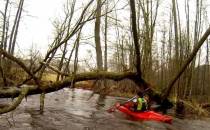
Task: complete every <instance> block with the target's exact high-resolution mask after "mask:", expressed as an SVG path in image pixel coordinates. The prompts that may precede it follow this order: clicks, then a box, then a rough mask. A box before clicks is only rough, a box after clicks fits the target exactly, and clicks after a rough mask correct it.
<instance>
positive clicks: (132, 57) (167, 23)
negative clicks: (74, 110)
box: [0, 0, 210, 129]
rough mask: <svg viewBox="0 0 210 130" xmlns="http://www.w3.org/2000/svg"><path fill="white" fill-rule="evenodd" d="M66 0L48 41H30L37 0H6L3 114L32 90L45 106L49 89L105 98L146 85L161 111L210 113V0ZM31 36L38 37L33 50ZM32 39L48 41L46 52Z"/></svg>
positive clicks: (0, 71)
mask: <svg viewBox="0 0 210 130" xmlns="http://www.w3.org/2000/svg"><path fill="white" fill-rule="evenodd" d="M40 4H41V3H40ZM62 4H63V5H62V8H60V14H59V15H58V16H57V15H55V16H54V17H53V18H50V19H51V22H49V23H50V24H52V27H53V28H52V30H53V31H52V32H51V33H50V40H48V43H33V41H31V43H22V42H21V38H19V35H20V34H21V31H22V28H23V27H24V26H25V25H24V23H25V22H24V20H25V19H27V17H33V16H31V14H30V13H29V12H30V11H28V10H30V8H27V5H30V1H26V0H1V1H0V98H1V99H0V114H2V115H4V114H5V113H10V112H13V111H16V109H17V108H18V107H19V106H21V102H23V100H24V99H26V100H27V98H28V97H29V98H30V96H31V95H38V96H39V97H38V96H37V97H36V98H38V99H39V102H38V103H39V112H40V114H43V113H45V107H47V105H46V104H48V103H47V101H48V99H47V100H46V99H45V98H46V97H47V95H48V93H56V92H57V91H61V90H63V89H64V88H69V89H70V90H71V89H83V90H88V91H89V90H91V92H93V94H92V95H94V94H99V95H100V96H102V97H103V98H106V96H113V97H124V98H131V97H133V96H135V95H136V94H137V93H138V92H139V91H140V92H145V93H146V94H148V95H149V97H150V100H151V102H155V103H156V104H158V106H159V109H158V111H159V112H162V113H164V114H167V112H168V111H169V113H170V111H171V110H174V111H175V115H177V114H178V115H179V116H180V115H181V117H182V118H183V117H185V116H186V115H188V116H189V115H190V116H193V117H194V116H196V117H197V116H199V117H207V118H208V119H209V114H210V113H209V112H210V63H209V60H210V54H209V53H210V49H209V40H210V39H209V35H210V26H209V25H210V23H209V20H210V18H209V16H208V15H209V12H210V8H209V4H210V3H209V1H208V0H170V1H167V0H86V1H79V0H63V3H62ZM47 6H51V5H50V3H49V5H46V10H47ZM26 8H27V9H26ZM37 10H38V7H37ZM42 12H44V10H43V11H42ZM37 28H38V27H37ZM42 29H43V30H45V28H42ZM42 29H40V32H41V31H42ZM40 32H34V33H40ZM30 33H31V32H27V33H26V34H28V36H25V38H26V39H27V37H29V35H30ZM34 33H31V35H32V34H34ZM46 37H47V36H46ZM26 44H30V45H31V48H28V50H27V52H26V51H25V50H26V49H25V48H24V46H25V45H26ZM32 44H37V45H40V44H45V45H46V46H48V48H44V49H45V51H44V52H43V51H41V49H38V48H35V47H33V45H32ZM65 90H66V89H65ZM70 90H69V91H70ZM5 99H7V101H6V103H4V100H5ZM9 99H12V100H9ZM1 100H2V101H1ZM58 100H59V99H58ZM26 103H27V102H26ZM112 105H113V104H112ZM112 105H111V104H110V106H109V107H111V106H112ZM69 107H71V106H69ZM81 107H82V106H81ZM107 108H108V106H107ZM104 109H105V108H104ZM46 111H47V109H46ZM172 116H174V115H172ZM174 118H178V117H174ZM209 127H210V126H209ZM209 127H208V128H209ZM208 128H207V129H208ZM189 129H190V128H189Z"/></svg>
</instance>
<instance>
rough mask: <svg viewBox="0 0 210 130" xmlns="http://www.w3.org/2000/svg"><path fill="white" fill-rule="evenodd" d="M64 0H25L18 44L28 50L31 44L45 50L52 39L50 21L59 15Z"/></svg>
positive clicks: (22, 48)
mask: <svg viewBox="0 0 210 130" xmlns="http://www.w3.org/2000/svg"><path fill="white" fill-rule="evenodd" d="M65 1H66V0H25V3H24V10H25V12H24V13H23V17H22V23H21V24H20V28H19V34H18V45H19V47H20V49H21V50H22V51H24V50H25V51H28V49H29V48H31V46H32V44H33V45H34V46H35V47H36V48H37V49H39V50H40V51H41V52H45V51H46V50H47V48H48V44H49V43H50V42H51V41H52V36H53V35H52V31H53V26H52V21H53V20H54V19H55V17H57V16H59V14H60V13H61V11H62V8H63V4H64V2H65Z"/></svg>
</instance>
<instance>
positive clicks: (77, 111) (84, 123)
mask: <svg viewBox="0 0 210 130" xmlns="http://www.w3.org/2000/svg"><path fill="white" fill-rule="evenodd" d="M125 100H126V99H125V98H120V97H110V96H107V97H103V96H99V95H98V94H94V93H92V91H87V90H81V89H64V90H60V91H58V92H55V93H50V94H47V95H46V99H45V111H44V114H43V115H40V114H39V111H38V109H39V96H38V95H35V96H30V97H28V98H27V101H25V100H24V101H23V102H22V103H21V105H20V106H19V107H18V108H17V109H16V110H15V111H14V112H10V113H8V114H4V115H1V116H0V130H177V129H178V130H197V129H199V130H209V129H210V125H209V119H206V120H202V121H201V120H180V119H177V118H174V121H173V124H172V125H169V124H164V123H159V122H155V121H143V122H140V121H132V120H130V119H129V118H128V117H127V116H126V115H124V114H122V113H120V112H114V113H111V114H110V113H107V112H106V110H107V109H108V108H109V107H110V106H112V105H113V104H114V103H115V102H116V101H125Z"/></svg>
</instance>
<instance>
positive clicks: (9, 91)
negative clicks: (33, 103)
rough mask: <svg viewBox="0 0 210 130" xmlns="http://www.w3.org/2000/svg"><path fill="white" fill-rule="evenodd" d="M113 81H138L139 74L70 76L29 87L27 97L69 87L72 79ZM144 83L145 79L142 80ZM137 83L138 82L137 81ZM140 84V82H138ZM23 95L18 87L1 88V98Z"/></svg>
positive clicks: (91, 73) (94, 73) (100, 73)
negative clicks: (50, 82)
mask: <svg viewBox="0 0 210 130" xmlns="http://www.w3.org/2000/svg"><path fill="white" fill-rule="evenodd" d="M99 78H101V79H112V80H115V81H119V80H123V79H126V78H128V79H131V80H137V74H136V73H134V72H126V73H114V72H104V71H102V72H87V73H80V74H77V75H75V76H71V75H70V76H69V77H68V78H66V79H65V80H63V81H57V82H55V83H52V84H47V85H42V86H37V85H36V86H27V88H28V89H29V91H28V94H27V95H33V94H41V93H43V92H44V93H50V92H54V91H57V90H60V89H63V88H65V87H69V86H70V85H71V82H72V79H73V81H74V82H79V81H85V80H95V79H99ZM142 81H143V79H142ZM136 82H137V81H136ZM138 82H139V83H140V80H139V81H138ZM20 93H21V88H17V87H7V88H0V98H14V97H17V96H18V95H19V94H20Z"/></svg>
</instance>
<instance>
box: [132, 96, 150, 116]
mask: <svg viewBox="0 0 210 130" xmlns="http://www.w3.org/2000/svg"><path fill="white" fill-rule="evenodd" d="M148 102H149V95H147V94H142V93H138V97H137V98H136V99H134V100H133V103H134V104H133V110H134V111H137V112H138V111H139V112H142V111H146V110H148Z"/></svg>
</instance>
